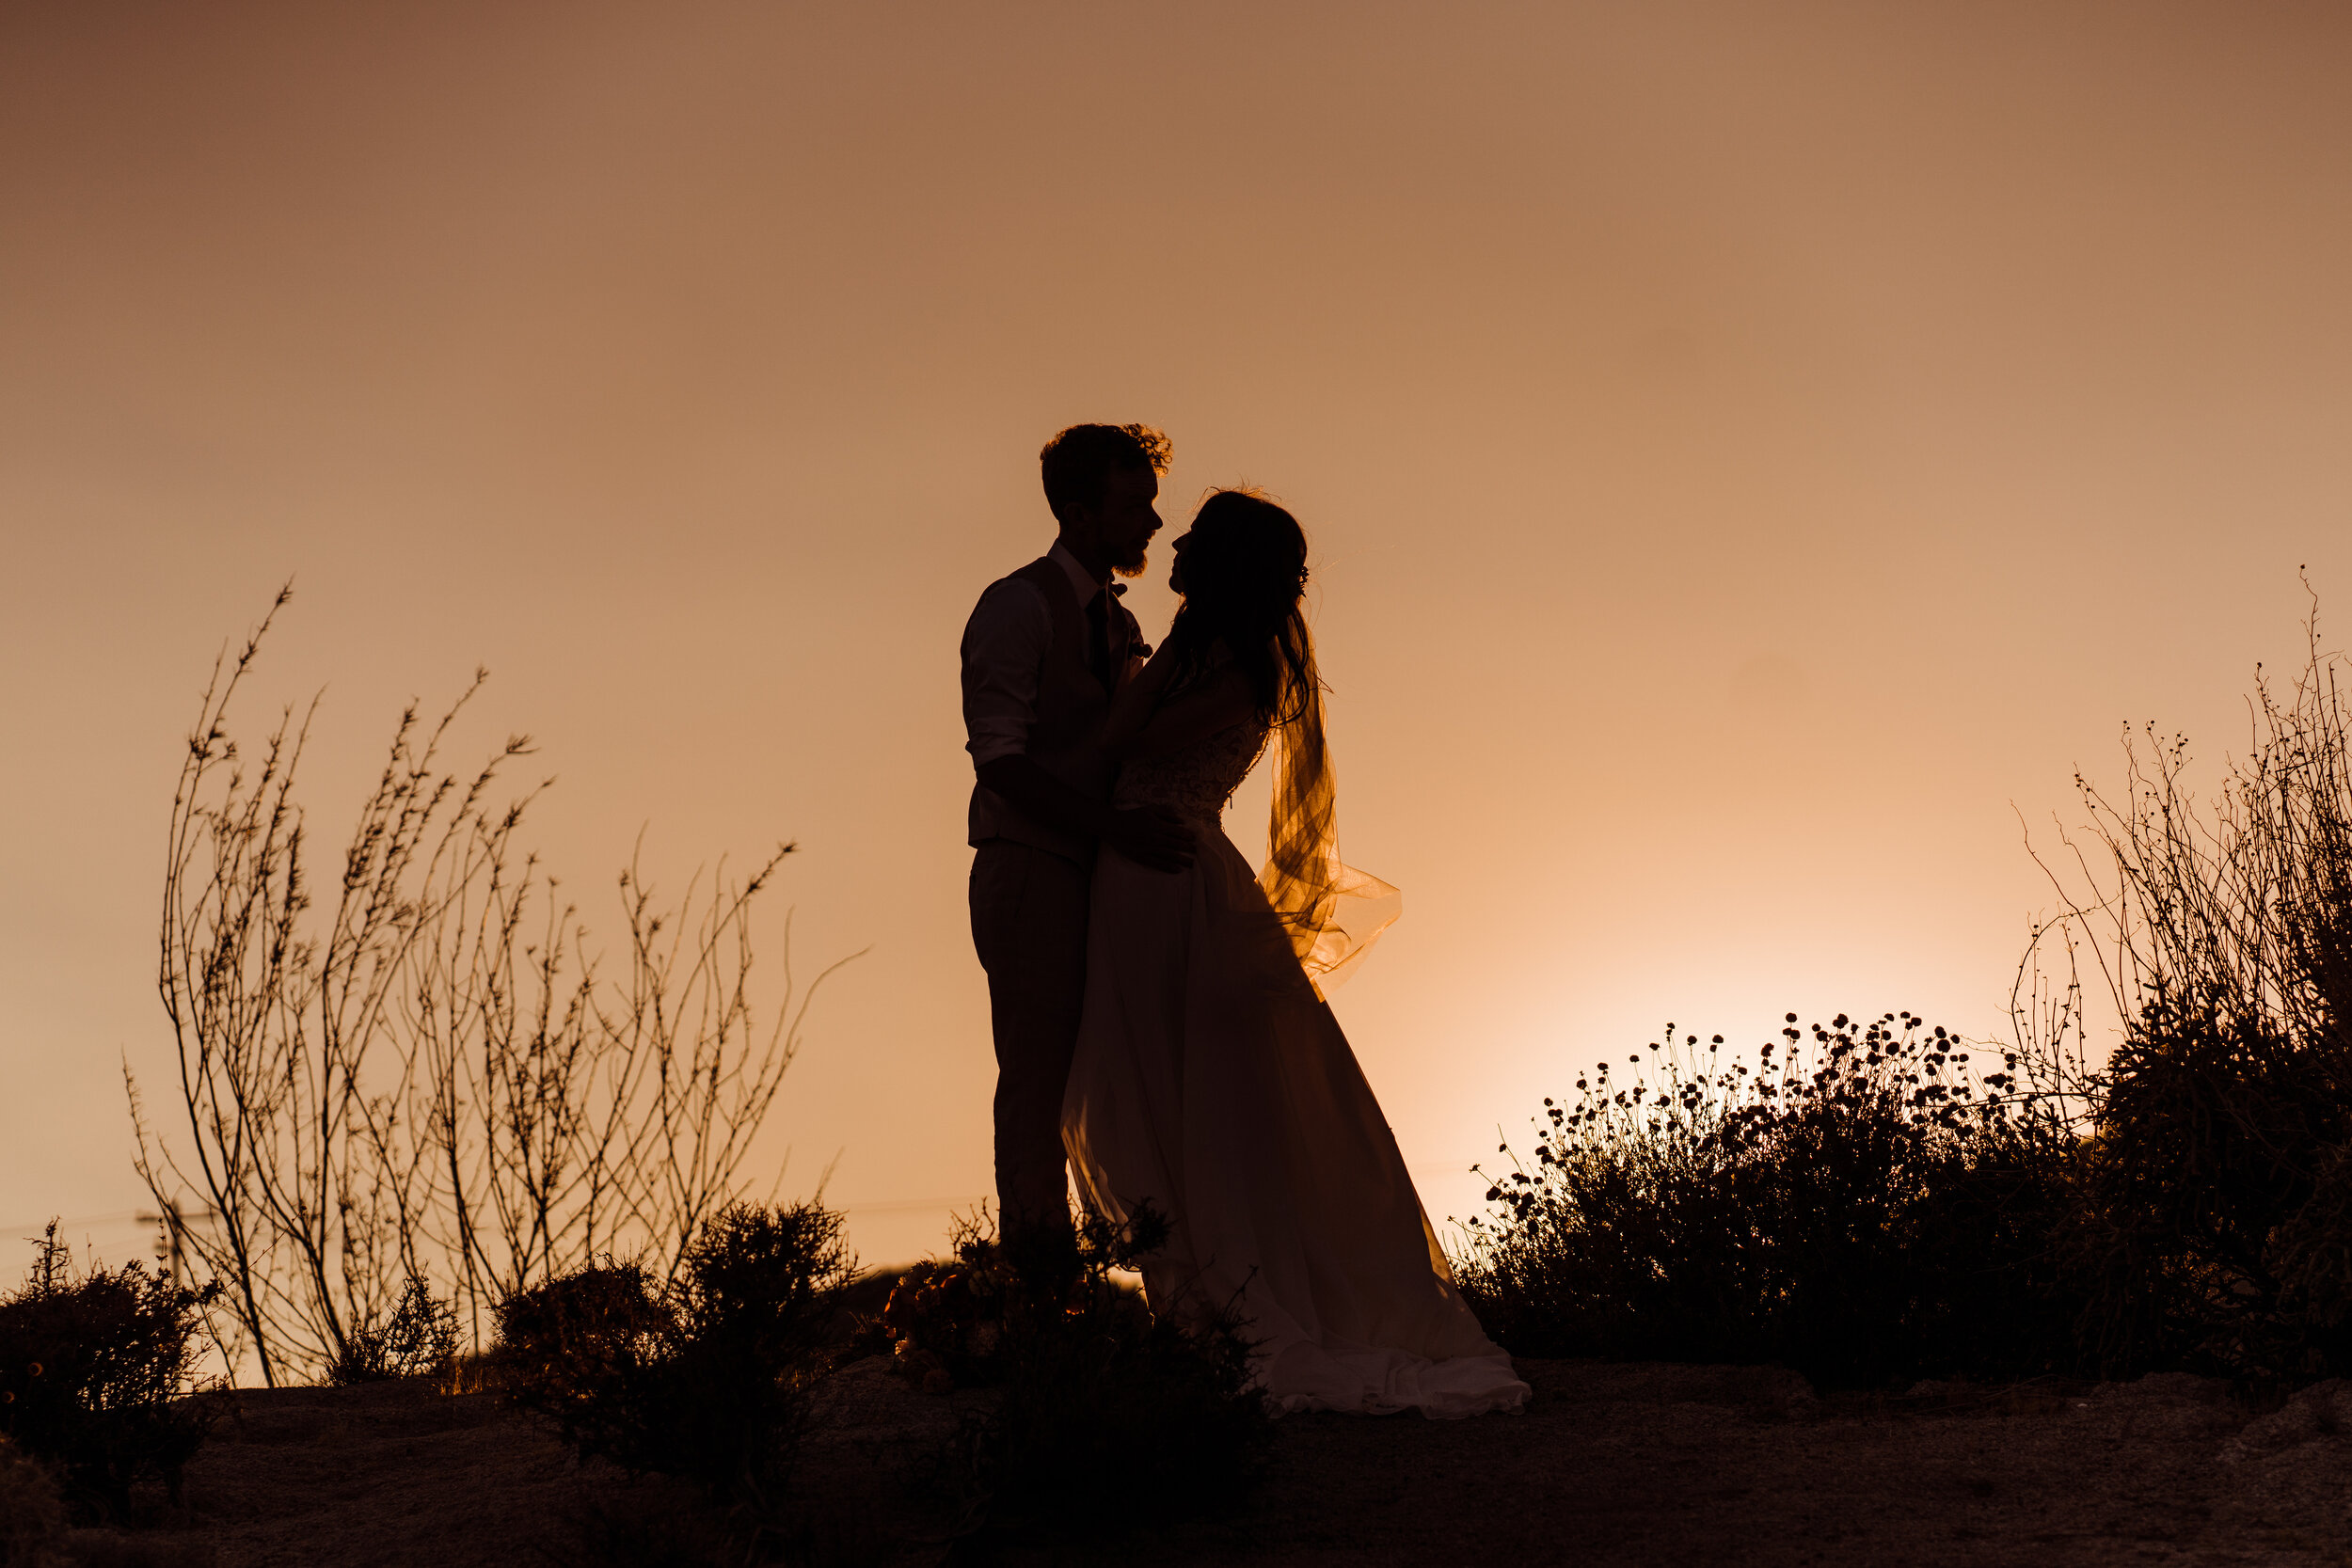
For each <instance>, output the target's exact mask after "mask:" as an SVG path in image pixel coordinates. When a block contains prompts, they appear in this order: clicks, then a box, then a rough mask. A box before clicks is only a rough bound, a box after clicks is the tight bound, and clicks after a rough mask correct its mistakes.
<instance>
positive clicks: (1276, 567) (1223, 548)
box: [1168, 490, 1344, 972]
mask: <svg viewBox="0 0 2352 1568" xmlns="http://www.w3.org/2000/svg"><path fill="white" fill-rule="evenodd" d="M1179 569H1180V570H1181V572H1182V574H1183V578H1184V604H1183V605H1182V606H1181V607H1180V608H1179V609H1178V610H1177V611H1176V619H1175V621H1174V622H1173V623H1172V624H1171V625H1170V626H1168V643H1169V653H1170V656H1171V657H1174V658H1175V659H1176V661H1177V665H1176V676H1175V680H1174V682H1173V684H1172V686H1171V687H1170V690H1171V692H1178V691H1182V690H1184V689H1185V688H1186V687H1189V686H1193V685H1197V684H1198V683H1199V682H1200V681H1202V680H1204V679H1206V678H1207V677H1208V676H1209V674H1210V673H1211V672H1212V670H1213V669H1214V668H1215V665H1216V656H1217V652H1218V650H1219V648H1220V646H1221V647H1222V649H1223V651H1224V652H1225V653H1226V654H1227V655H1228V656H1230V657H1231V658H1232V661H1233V663H1234V664H1235V665H1236V666H1237V667H1238V668H1239V670H1240V672H1241V674H1242V675H1243V677H1244V678H1245V679H1247V680H1248V683H1249V693H1250V697H1251V699H1252V700H1253V701H1254V703H1255V705H1256V707H1257V713H1258V720H1259V721H1260V722H1261V723H1263V725H1265V727H1266V730H1267V735H1268V742H1269V744H1271V745H1272V746H1273V748H1274V752H1275V773H1274V804H1273V811H1272V813H1271V816H1270V819H1269V821H1268V822H1267V824H1266V863H1265V869H1264V870H1263V872H1261V873H1260V874H1259V877H1258V885H1259V886H1260V887H1261V888H1263V890H1264V891H1265V895H1266V898H1267V901H1268V902H1270V903H1272V904H1273V906H1274V911H1275V913H1276V914H1278V915H1279V916H1280V917H1281V920H1282V922H1283V924H1284V926H1286V927H1288V928H1289V930H1290V935H1291V943H1292V945H1293V946H1294V947H1295V949H1296V950H1297V952H1298V956H1299V958H1300V960H1301V961H1302V962H1305V963H1307V965H1308V967H1309V969H1310V971H1311V972H1313V971H1316V970H1318V968H1319V966H1318V965H1317V963H1316V962H1315V961H1314V955H1315V949H1316V948H1317V946H1318V944H1319V943H1322V942H1323V941H1324V933H1325V931H1326V928H1327V927H1328V926H1329V924H1330V920H1331V912H1332V908H1333V905H1334V904H1335V902H1336V901H1337V898H1338V895H1339V894H1340V892H1341V891H1342V887H1341V880H1342V878H1343V875H1344V873H1343V868H1342V867H1341V866H1340V864H1339V861H1338V858H1337V856H1336V855H1334V853H1333V852H1332V844H1333V839H1334V836H1335V832H1336V826H1337V823H1336V811H1335V807H1336V805H1337V790H1336V788H1335V786H1334V784H1333V783H1332V778H1331V756H1330V752H1329V751H1328V750H1327V748H1326V746H1325V744H1324V738H1323V690H1324V688H1323V679H1322V677H1321V676H1320V675H1319V674H1317V673H1316V671H1315V646H1314V639H1313V638H1312V637H1311V635H1310V634H1309V633H1308V630H1307V609H1306V596H1307V535H1306V533H1305V531H1302V530H1301V529H1300V528H1299V526H1298V519H1297V518H1295V517H1294V516H1292V515H1290V514H1289V513H1288V512H1285V511H1284V510H1283V509H1282V508H1280V507H1279V506H1277V505H1275V504H1274V503H1273V502H1272V501H1270V500H1268V499H1265V498H1264V497H1263V496H1261V495H1259V494H1257V493H1256V492H1254V491H1250V490H1217V491H1215V492H1212V493H1211V495H1210V496H1209V498H1208V499H1206V500H1205V501H1203V502H1201V503H1200V511H1199V512H1198V513H1197V514H1195V515H1194V516H1193V519H1192V529H1191V531H1190V532H1189V533H1187V534H1186V535H1185V537H1184V559H1183V562H1182V565H1181V567H1180V568H1179ZM1343 935H1344V934H1343ZM1321 967H1328V964H1327V963H1326V964H1325V965H1323V966H1321Z"/></svg>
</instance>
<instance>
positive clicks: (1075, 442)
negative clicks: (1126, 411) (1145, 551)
mask: <svg viewBox="0 0 2352 1568" xmlns="http://www.w3.org/2000/svg"><path fill="white" fill-rule="evenodd" d="M1175 452H1176V447H1175V443H1173V442H1171V441H1170V440H1168V437H1167V436H1164V435H1162V434H1161V433H1160V432H1158V431H1156V430H1154V429H1152V427H1151V426H1150V425H1148V424H1073V425H1072V426H1071V427H1070V428H1069V429H1068V430H1065V431H1063V432H1062V433H1061V434H1060V435H1058V436H1055V437H1054V438H1053V439H1052V440H1050V441H1048V442H1046V443H1045V450H1044V451H1041V452H1039V453H1038V454H1037V458H1038V466H1039V467H1040V468H1041V469H1042V470H1043V473H1044V479H1045V504H1046V505H1047V506H1048V507H1049V508H1051V509H1052V510H1053V514H1054V516H1055V517H1056V518H1057V520H1059V521H1061V522H1065V523H1066V522H1071V521H1073V515H1074V514H1075V513H1076V512H1078V511H1080V510H1082V509H1084V508H1086V507H1089V506H1099V505H1101V504H1102V501H1103V490H1104V486H1105V485H1107V484H1108V483H1110V477H1111V473H1112V471H1113V470H1114V469H1119V468H1129V469H1133V468H1149V469H1151V470H1152V472H1153V473H1155V474H1164V473H1166V472H1168V461H1169V459H1170V458H1172V457H1173V456H1174V455H1175Z"/></svg>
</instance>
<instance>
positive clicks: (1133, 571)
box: [1111, 548, 1152, 578]
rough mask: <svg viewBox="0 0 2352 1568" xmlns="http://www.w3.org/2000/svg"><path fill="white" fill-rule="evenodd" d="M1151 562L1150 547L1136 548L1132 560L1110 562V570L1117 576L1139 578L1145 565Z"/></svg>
mask: <svg viewBox="0 0 2352 1568" xmlns="http://www.w3.org/2000/svg"><path fill="white" fill-rule="evenodd" d="M1151 564H1152V552H1151V550H1150V549H1148V548H1147V549H1140V550H1137V551H1136V557H1135V559H1134V560H1133V561H1114V562H1111V571H1112V573H1113V574H1114V575H1116V576H1118V577H1122V578H1139V577H1141V576H1143V573H1144V569H1145V568H1146V567H1148V566H1150V565H1151Z"/></svg>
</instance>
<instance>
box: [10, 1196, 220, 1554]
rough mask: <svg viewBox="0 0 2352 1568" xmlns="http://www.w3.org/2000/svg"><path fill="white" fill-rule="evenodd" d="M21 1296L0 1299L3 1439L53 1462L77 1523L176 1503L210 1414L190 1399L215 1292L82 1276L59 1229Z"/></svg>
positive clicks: (123, 1271)
mask: <svg viewBox="0 0 2352 1568" xmlns="http://www.w3.org/2000/svg"><path fill="white" fill-rule="evenodd" d="M34 1246H35V1248H36V1257H35V1260H34V1263H33V1268H32V1271H31V1274H30V1275H29V1276H28V1277H27V1279H26V1280H25V1283H24V1286H23V1288H21V1289H20V1290H18V1291H15V1292H14V1293H12V1294H10V1295H9V1296H8V1297H7V1298H5V1299H0V1434H5V1435H6V1436H7V1437H8V1439H9V1440H10V1441H11V1442H13V1443H14V1444H15V1445H16V1446H17V1447H19V1448H21V1449H23V1450H24V1452H25V1453H26V1454H29V1455H32V1456H33V1457H35V1458H37V1459H40V1460H42V1461H45V1462H46V1463H47V1464H48V1465H50V1466H51V1467H53V1468H54V1469H55V1471H56V1474H57V1477H58V1479H59V1480H60V1481H61V1482H62V1484H63V1489H64V1494H65V1497H66V1500H67V1502H68V1503H69V1505H71V1507H72V1510H73V1512H74V1513H76V1514H78V1515H81V1516H82V1517H84V1518H86V1519H87V1518H119V1517H122V1516H124V1515H125V1514H126V1513H128V1511H129V1508H130V1505H131V1491H132V1488H133V1487H135V1486H136V1485H138V1484H139V1483H140V1482H142V1481H161V1482H163V1484H164V1485H165V1486H166V1487H167V1489H168V1490H169V1492H170V1495H171V1497H172V1500H173V1501H174V1502H177V1501H178V1500H179V1497H180V1476H181V1471H182V1469H183V1466H184V1465H186V1464H187V1462H188V1459H189V1456H191V1455H192V1454H194V1453H195V1452H196V1450H197V1449H198V1448H199V1447H200V1446H201V1445H202V1443H203V1441H204V1434H205V1433H206V1432H207V1431H208V1430H209V1429H210V1427H211V1425H212V1411H211V1408H210V1406H209V1405H208V1404H206V1403H205V1402H202V1401H200V1400H196V1399H189V1398H184V1397H183V1396H184V1395H185V1394H186V1393H187V1391H188V1386H189V1380H190V1378H191V1376H192V1374H193V1373H194V1371H195V1369H196V1364H197V1360H198V1356H199V1354H200V1353H199V1344H198V1337H199V1333H200V1332H201V1329H202V1322H201V1317H200V1309H201V1308H202V1307H204V1306H205V1305H206V1304H207V1303H208V1302H210V1301H211V1300H212V1297H213V1292H212V1291H209V1290H207V1291H190V1290H186V1289H184V1288H183V1287H181V1286H179V1285H177V1284H174V1283H173V1282H172V1281H171V1280H169V1279H167V1278H164V1277H162V1276H160V1275H152V1274H150V1273H148V1272H147V1270H146V1269H144V1268H143V1267H141V1266H140V1265H139V1264H137V1263H132V1264H129V1265H127V1266H125V1267H123V1268H120V1269H116V1270H107V1269H104V1268H96V1269H92V1270H91V1271H90V1272H89V1273H87V1274H76V1272H75V1271H74V1269H73V1265H72V1256H71V1254H70V1253H69V1252H68V1250H67V1248H66V1247H65V1245H64V1243H60V1242H59V1241H58V1240H57V1227H56V1222H54V1221H52V1222H51V1224H50V1225H49V1227H48V1228H47V1229H46V1230H45V1231H44V1232H43V1233H42V1235H41V1238H40V1240H39V1241H38V1242H36V1243H34Z"/></svg>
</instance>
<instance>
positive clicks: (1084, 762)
mask: <svg viewBox="0 0 2352 1568" xmlns="http://www.w3.org/2000/svg"><path fill="white" fill-rule="evenodd" d="M1005 580H1007V581H1013V580H1019V581H1023V582H1027V583H1030V584H1032V585H1034V586H1035V587H1036V588H1037V589H1038V590H1039V592H1041V593H1042V594H1044V595H1045V604H1046V608H1047V609H1048V610H1050V611H1051V612H1052V614H1053V618H1054V638H1053V641H1051V642H1050V643H1048V644H1047V645H1046V649H1045V657H1044V659H1043V660H1042V662H1041V663H1040V665H1039V666H1038V677H1037V716H1036V719H1035V720H1034V721H1032V723H1031V724H1030V727H1029V744H1028V748H1027V752H1028V757H1029V760H1030V761H1031V762H1034V763H1036V764H1037V765H1038V766H1039V767H1041V768H1044V769H1045V770H1046V771H1047V772H1048V773H1051V774H1053V775H1054V777H1056V778H1057V779H1059V780H1061V782H1062V783H1064V784H1068V785H1070V787H1071V788H1073V789H1074V790H1077V791H1078V792H1079V793H1080V794H1082V795H1086V796H1089V797H1090V798H1092V799H1094V800H1109V799H1110V793H1111V783H1112V780H1113V778H1114V777H1115V776H1116V774H1117V772H1118V768H1116V766H1115V765H1114V764H1113V763H1112V762H1111V760H1110V759H1109V758H1108V757H1105V756H1104V754H1103V753H1102V752H1100V751H1099V750H1097V749H1096V748H1095V745H1094V736H1095V734H1096V732H1097V731H1099V730H1100V729H1101V728H1102V726H1103V720H1104V716H1105V715H1106V714H1107V713H1108V712H1109V710H1110V701H1111V693H1110V692H1109V691H1107V690H1105V689H1104V687H1103V683H1102V682H1101V681H1099V680H1097V679H1096V678H1095V676H1094V672H1093V671H1092V670H1091V669H1089V667H1088V662H1087V617H1086V610H1085V609H1084V608H1083V607H1082V606H1081V605H1080V604H1079V602H1078V596H1077V593H1076V591H1075V590H1074V589H1073V587H1072V585H1071V581H1070V575H1069V574H1068V573H1067V572H1064V571H1063V570H1062V569H1061V566H1060V563H1059V562H1056V561H1055V560H1054V559H1053V558H1052V557H1050V556H1040V557H1039V558H1038V559H1037V560H1035V561H1032V562H1029V563H1028V564H1027V565H1026V566H1024V567H1022V568H1021V570H1019V571H1017V572H1015V573H1013V574H1012V575H1011V577H1010V578H1006V579H1005ZM1110 635H1111V640H1112V647H1113V649H1114V651H1115V653H1116V654H1117V655H1118V656H1119V657H1117V658H1116V659H1115V660H1114V665H1115V667H1123V666H1124V664H1125V662H1126V658H1125V655H1126V653H1127V650H1128V649H1129V648H1130V647H1132V646H1133V645H1134V642H1135V622H1134V620H1133V618H1132V617H1130V616H1129V615H1128V614H1127V612H1126V610H1124V609H1122V608H1120V605H1119V602H1118V601H1117V600H1116V599H1114V600H1112V602H1111V625H1110ZM967 678H969V677H968V676H967ZM970 836H971V842H972V843H974V844H985V843H986V842H988V841H989V840H990V839H995V838H1003V839H1011V840H1012V841H1014V842H1015V843H1019V844H1026V845H1030V846H1032V847H1036V848H1039V849H1043V850H1046V851H1048V852H1050V853H1052V854H1057V855H1060V856H1063V857H1065V858H1067V859H1070V860H1073V861H1076V862H1078V863H1080V864H1082V865H1083V864H1086V863H1089V862H1091V861H1092V859H1093V858H1094V841H1093V840H1091V839H1089V838H1084V837H1080V836H1078V835H1077V834H1074V833H1067V832H1062V831H1061V830H1059V829H1057V828H1052V827H1048V826H1047V825H1046V824H1044V823H1042V822H1039V821H1037V820H1035V819H1034V818H1032V817H1029V816H1025V815H1023V814H1022V813H1021V812H1020V811H1018V810H1016V809H1015V808H1014V807H1013V805H1012V803H1011V802H1010V801H1009V800H1006V799H1005V798H1004V797H1003V796H1001V795H999V794H997V793H996V792H995V791H994V790H992V789H988V788H986V787H984V786H982V785H980V784H974V785H973V786H972V821H971V835H970Z"/></svg>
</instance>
